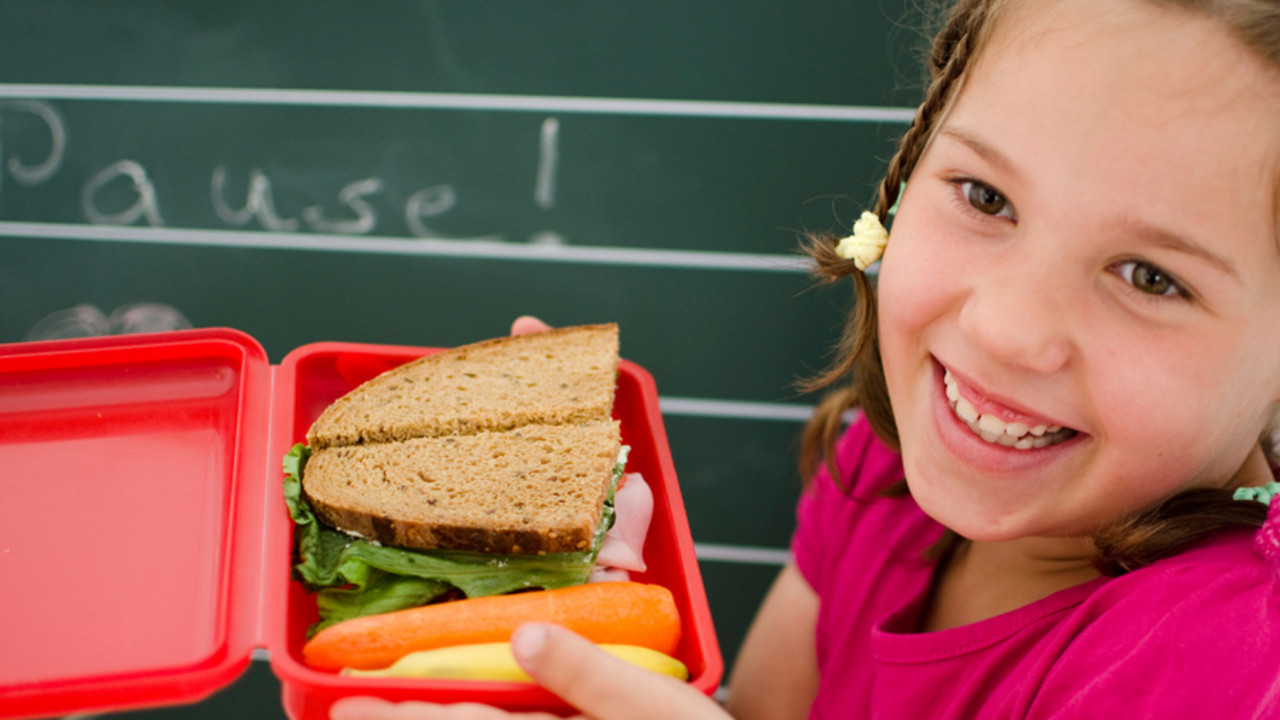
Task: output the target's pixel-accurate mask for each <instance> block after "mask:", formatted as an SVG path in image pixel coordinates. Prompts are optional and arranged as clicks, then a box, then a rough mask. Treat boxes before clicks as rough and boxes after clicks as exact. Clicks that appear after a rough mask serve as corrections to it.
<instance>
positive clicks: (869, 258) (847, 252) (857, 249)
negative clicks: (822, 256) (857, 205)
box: [836, 210, 889, 270]
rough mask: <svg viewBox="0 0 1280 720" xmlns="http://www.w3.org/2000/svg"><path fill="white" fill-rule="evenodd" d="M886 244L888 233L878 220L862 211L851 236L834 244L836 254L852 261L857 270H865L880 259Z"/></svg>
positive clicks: (874, 215)
mask: <svg viewBox="0 0 1280 720" xmlns="http://www.w3.org/2000/svg"><path fill="white" fill-rule="evenodd" d="M888 243H889V231H888V230H885V229H884V225H882V224H880V218H879V217H877V216H876V214H875V213H871V212H867V211H865V210H864V211H863V212H862V217H860V218H858V222H856V223H854V224H853V234H852V235H850V236H848V237H846V238H842V239H841V240H840V242H839V243H837V244H836V254H837V255H839V256H840V257H842V258H844V259H845V260H852V261H853V264H854V265H855V266H856V267H857V268H858V269H859V270H866V269H867V268H869V267H871V264H872V263H874V262H875V261H877V260H879V259H880V256H881V255H883V254H884V246H885V245H887V244H888Z"/></svg>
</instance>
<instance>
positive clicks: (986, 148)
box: [938, 125, 1019, 178]
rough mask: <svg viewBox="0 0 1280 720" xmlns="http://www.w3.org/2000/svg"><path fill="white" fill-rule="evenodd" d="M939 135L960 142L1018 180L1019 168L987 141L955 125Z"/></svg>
mask: <svg viewBox="0 0 1280 720" xmlns="http://www.w3.org/2000/svg"><path fill="white" fill-rule="evenodd" d="M938 134H939V135H941V136H945V137H948V138H951V139H952V140H955V141H956V142H959V143H960V144H961V145H964V146H965V147H967V148H969V149H970V150H972V151H974V152H975V153H977V154H978V155H979V156H980V157H982V159H983V160H986V161H987V162H989V163H991V164H992V165H994V166H995V167H996V168H997V169H999V170H1000V171H1001V172H1004V173H1006V174H1008V175H1011V176H1013V177H1014V178H1017V176H1018V175H1019V173H1018V168H1017V167H1015V166H1014V164H1013V161H1012V160H1010V159H1009V158H1008V157H1006V156H1005V155H1004V154H1003V153H1001V152H1000V151H999V150H997V149H995V148H994V147H992V146H991V145H989V144H987V143H986V142H985V141H983V140H980V139H978V137H977V136H975V135H973V134H971V133H969V132H968V131H966V130H964V129H962V128H958V127H956V126H954V125H948V126H945V127H943V128H941V129H939V130H938Z"/></svg>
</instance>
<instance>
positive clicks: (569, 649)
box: [511, 623, 729, 720]
mask: <svg viewBox="0 0 1280 720" xmlns="http://www.w3.org/2000/svg"><path fill="white" fill-rule="evenodd" d="M511 652H512V654H514V655H515V658H516V662H518V663H519V664H520V666H521V667H522V668H524V671H525V672H527V673H529V675H530V676H531V677H532V678H533V679H534V680H536V681H537V682H538V683H539V684H540V685H542V686H543V687H545V688H546V689H548V690H550V691H551V692H553V693H555V694H556V695H558V696H560V697H561V698H562V699H564V701H565V702H567V703H569V704H570V705H572V706H574V707H575V708H577V709H578V710H579V711H580V712H582V713H583V714H585V715H587V716H588V717H591V718H596V719H597V720H651V719H652V718H655V717H667V718H672V719H674V718H682V719H683V718H723V719H727V718H728V717H729V716H728V715H726V714H724V712H723V711H722V710H721V709H720V707H719V706H718V705H716V703H715V702H714V701H713V700H711V699H710V698H708V697H707V696H705V695H703V694H702V693H700V692H698V691H697V690H695V689H694V688H692V687H690V686H689V685H688V684H686V683H683V682H681V681H679V680H677V679H675V678H673V677H670V676H667V675H659V674H657V673H655V672H652V671H650V670H646V669H644V668H641V667H638V666H636V665H632V664H631V663H629V662H626V661H625V660H621V659H619V658H616V657H614V656H613V655H610V654H609V653H607V652H605V651H603V650H601V649H600V648H598V647H596V646H595V644H594V643H592V642H591V641H589V640H587V639H585V638H583V637H581V636H579V635H577V634H575V633H573V632H570V631H569V630H566V629H565V628H562V627H559V626H557V625H547V624H542V623H530V624H526V625H522V626H521V627H520V628H519V629H517V630H516V632H515V633H514V634H513V635H512V636H511Z"/></svg>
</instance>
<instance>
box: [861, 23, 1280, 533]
mask: <svg viewBox="0 0 1280 720" xmlns="http://www.w3.org/2000/svg"><path fill="white" fill-rule="evenodd" d="M1028 6H1031V7H1028ZM1012 10H1013V12H1012V14H1011V15H1009V16H1007V17H1005V18H1004V19H1003V20H1002V21H1001V24H1000V26H999V27H998V28H997V30H996V32H995V34H994V35H993V37H992V38H991V40H990V43H989V44H988V46H987V48H986V50H985V51H984V53H983V54H982V56H981V58H980V60H979V62H978V63H977V65H975V66H972V67H971V68H970V69H969V71H968V73H967V76H966V79H965V84H964V87H963V90H962V92H961V94H960V96H959V97H958V98H957V100H956V101H955V102H954V103H953V106H952V108H951V110H950V112H949V114H948V115H947V116H946V117H944V118H943V121H942V123H941V125H940V126H939V127H938V130H937V133H936V135H935V137H934V138H933V140H932V141H931V144H930V145H929V147H928V148H927V150H926V152H925V154H924V155H923V157H922V158H921V161H920V163H919V164H918V166H917V167H916V169H915V170H914V172H913V173H912V175H911V179H910V181H909V183H908V185H907V190H906V193H905V195H904V196H903V199H902V204H901V206H900V209H899V213H898V215H897V217H896V218H895V220H894V224H893V228H892V238H891V240H890V241H889V245H888V248H887V250H886V253H885V257H884V260H883V263H882V267H881V271H880V279H879V295H880V301H881V302H880V328H879V330H880V340H881V349H882V353H883V359H884V367H885V375H886V380H887V382H888V388H889V393H890V398H891V400H892V403H893V409H894V415H895V418H896V420H897V425H898V429H899V433H900V436H901V441H902V451H903V458H904V461H905V463H906V475H907V479H908V482H909V483H910V485H911V489H912V494H913V496H915V498H916V499H917V501H918V502H919V503H920V505H921V506H922V507H923V508H924V510H925V511H926V512H928V513H929V514H930V515H932V516H933V517H935V518H936V519H938V520H939V521H940V522H942V523H943V524H945V525H947V526H949V527H951V528H953V529H954V530H956V531H957V532H959V533H960V534H961V535H963V536H965V537H968V538H970V539H974V540H988V541H997V540H1010V539H1016V538H1022V537H1036V536H1077V535H1084V534H1087V533H1090V532H1092V531H1094V530H1096V529H1098V528H1099V527H1101V526H1103V525H1105V524H1109V523H1111V522H1114V521H1115V520H1117V519H1119V518H1120V517H1121V516H1123V515H1125V514H1128V513H1131V512H1133V511H1136V510H1140V509H1144V508H1147V507H1150V506H1152V505H1154V504H1156V503H1158V502H1159V501H1161V500H1163V499H1164V498H1166V497H1168V496H1170V495H1172V494H1174V493H1177V492H1179V491H1181V490H1183V489H1187V488H1190V487H1197V486H1209V487H1230V486H1231V485H1232V484H1233V483H1238V482H1239V481H1240V479H1239V477H1238V476H1239V475H1240V474H1241V473H1242V470H1241V468H1242V466H1244V465H1245V462H1246V458H1248V457H1250V454H1251V453H1253V452H1256V447H1257V442H1258V436H1259V434H1260V432H1261V431H1262V429H1263V427H1264V426H1265V423H1266V420H1267V417H1268V415H1269V412H1270V409H1271V408H1272V407H1273V404H1274V403H1275V402H1276V401H1277V400H1278V399H1280V249H1278V242H1280V240H1278V237H1280V236H1278V232H1277V214H1278V211H1280V208H1278V204H1277V197H1278V189H1280V124H1278V123H1277V122H1276V118H1280V75H1277V74H1274V71H1273V70H1272V69H1270V68H1268V67H1267V66H1265V65H1263V64H1262V62H1261V61H1260V60H1258V59H1257V58H1256V57H1255V56H1254V55H1252V54H1251V53H1250V52H1249V51H1248V50H1247V49H1246V48H1245V47H1244V46H1242V45H1240V44H1239V43H1237V42H1236V41H1235V40H1234V39H1233V38H1232V37H1231V36H1230V35H1229V34H1228V33H1227V31H1226V30H1224V29H1222V28H1220V27H1219V26H1218V25H1216V24H1214V23H1213V22H1211V21H1209V20H1205V19H1201V18H1199V17H1198V16H1192V15H1187V14H1182V13H1175V12H1173V11H1169V10H1164V9H1160V8H1157V7H1155V6H1154V5H1153V4H1149V3H1146V2H1139V1H1137V0H1073V1H1072V2H1056V1H1049V0H1046V1H1044V2H1035V3H1020V4H1016V5H1014V6H1012ZM975 418H976V419H975ZM975 428H976V429H975ZM1010 445H1013V447H1010Z"/></svg>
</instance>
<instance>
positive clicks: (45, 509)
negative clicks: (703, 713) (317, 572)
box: [0, 329, 723, 720]
mask: <svg viewBox="0 0 1280 720" xmlns="http://www.w3.org/2000/svg"><path fill="white" fill-rule="evenodd" d="M433 351H434V349H431V348H418V347H400V346H383V345H358V344H350V343H317V344H312V345H305V346H303V347H300V348H298V349H296V350H294V351H293V352H292V353H290V354H289V355H288V356H287V357H286V358H285V359H284V361H283V362H282V363H281V364H280V365H278V366H273V365H271V364H269V363H268V361H267V357H266V353H265V352H264V351H263V349H262V347H261V346H260V345H259V344H258V343H257V341H255V340H254V339H253V338H252V337H250V336H248V335H246V334H244V333H242V332H239V331H236V330H228V329H208V330H193V331H184V332H176V333H161V334H153V335H134V336H119V337H111V338H94V339H86V340H71V341H55V342H42V343H25V344H13V345H0V518H2V519H3V520H2V521H0V582H2V583H3V589H0V717H3V718H15V717H30V716H48V715H57V714H64V713H69V712H81V711H98V710H119V709H124V708H133V707H142V706H155V705H171V704H177V703H183V702H193V701H196V700H199V699H201V698H203V697H205V696H207V695H209V694H210V693H212V692H214V691H215V690H217V689H219V688H221V687H224V686H225V685H227V684H229V683H230V682H231V681H232V680H234V679H235V678H236V677H237V676H238V675H239V674H240V673H241V672H242V671H243V670H244V668H245V666H246V665H247V664H248V662H249V660H250V654H251V652H252V651H253V650H254V649H255V648H265V649H266V650H268V651H269V653H270V661H271V666H272V669H273V670H274V672H275V674H276V675H277V676H278V677H279V678H280V681H281V684H282V687H283V703H284V709H285V711H286V713H287V714H288V715H289V716H290V717H292V718H305V719H308V720H310V719H316V720H319V719H320V718H326V717H328V711H329V706H330V705H331V704H332V703H333V701H334V700H336V699H337V698H339V697H343V696H347V695H375V696H379V697H383V698H387V699H391V700H406V699H420V700H430V701H434V702H454V701H462V700H470V701H479V702H485V703H489V704H495V705H499V706H501V707H505V708H509V709H513V710H530V709H542V710H550V711H552V712H561V711H564V710H566V709H567V708H566V707H565V706H564V705H563V703H561V701H559V700H558V699H557V698H555V697H554V696H552V695H551V694H550V693H548V692H546V691H544V690H542V689H540V688H537V687H534V686H529V685H521V684H516V683H497V682H476V681H429V680H399V679H396V680H392V679H381V678H380V679H369V678H349V677H343V676H339V675H336V674H332V673H327V672H319V671H316V670H312V669H310V668H308V667H306V666H305V665H303V664H302V660H301V654H300V650H301V647H302V644H303V641H304V635H305V631H306V628H307V626H308V625H310V624H311V623H312V622H314V621H315V620H316V617H317V615H316V608H315V599H314V597H313V596H311V595H308V594H307V593H306V591H305V590H304V589H303V587H302V586H301V585H300V584H299V583H297V582H296V581H294V580H292V578H291V576H290V553H291V537H292V524H291V522H290V520H289V516H288V513H287V511H286V509H285V505H284V499H283V496H282V493H281V485H280V483H281V480H282V479H283V472H282V470H281V465H280V463H281V458H282V457H283V456H284V454H285V453H286V452H288V450H289V448H290V447H292V446H293V444H294V443H296V442H301V441H302V440H303V438H304V435H305V432H306V429H307V428H308V427H309V426H310V424H311V422H312V421H313V420H314V419H315V418H316V417H317V416H318V415H319V414H320V412H321V411H322V410H323V409H324V408H325V407H326V406H328V404H329V403H330V402H332V401H333V400H334V399H336V398H337V397H339V396H340V395H342V394H344V393H346V392H347V391H348V390H351V389H352V388H354V387H355V386H356V385H358V384H360V383H361V382H363V381H365V380H367V379H369V378H371V377H373V376H374V375H376V374H378V373H380V372H382V371H384V370H388V369H390V368H392V367H395V366H397V365H399V364H401V363H404V362H406V361H408V360H411V359H413V358H416V357H419V356H421V355H424V354H427V353H430V352H433ZM614 415H615V417H617V418H618V419H619V420H621V422H622V434H623V441H624V442H625V443H627V444H629V445H630V446H631V447H632V452H631V455H630V457H629V459H628V463H627V467H628V470H629V471H633V472H641V473H643V474H644V477H645V479H646V481H647V482H648V483H649V484H650V485H651V486H652V487H653V491H654V499H655V509H654V518H653V524H652V526H651V528H650V531H649V536H648V539H647V541H646V545H645V557H646V559H647V560H648V561H649V565H650V569H649V571H647V572H646V573H644V574H642V575H635V576H634V579H636V580H639V581H641V582H652V583H658V584H661V585H664V586H666V587H667V588H669V589H670V590H671V591H672V592H673V593H674V595H675V598H676V601H677V604H678V606H679V609H680V613H681V616H682V619H683V621H684V637H683V640H682V641H681V644H680V648H679V650H678V652H677V657H679V659H680V660H682V661H683V662H684V663H685V664H686V665H688V666H689V670H690V673H691V679H690V682H691V683H692V684H693V685H694V686H695V687H697V688H698V689H700V690H701V691H703V692H705V693H708V694H710V693H712V692H714V690H715V689H716V687H717V686H718V684H719V682H720V678H721V675H722V673H723V662H722V659H721V656H720V650H719V647H718V645H717V643H716V638H715V634H714V631H713V628H712V624H711V615H710V611H709V609H708V607H707V601H706V594H705V591H704V589H703V586H702V580H701V576H700V575H699V572H698V566H697V562H696V559H695V557H694V552H693V542H692V539H691V536H690V534H689V527H688V521H687V519H686V517H685V512H684V505H683V502H682V500H681V497H680V492H679V488H678V486H677V483H676V476H675V471H674V467H673V465H672V462H671V454H670V450H669V448H668V446H667V439H666V433H665V430H664V429H663V425H662V418H661V415H660V413H659V410H658V400H657V391H656V388H655V386H654V382H653V379H652V377H651V376H650V375H649V374H648V373H647V372H645V371H644V369H642V368H641V367H639V366H637V365H635V364H634V363H631V362H628V361H626V360H623V361H622V363H621V367H620V371H619V376H618V390H617V400H616V403H615V406H614Z"/></svg>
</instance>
